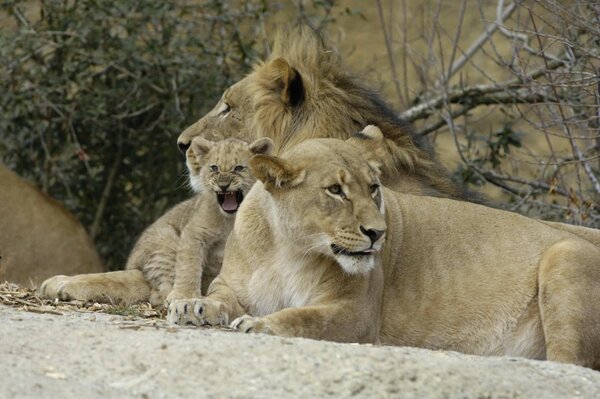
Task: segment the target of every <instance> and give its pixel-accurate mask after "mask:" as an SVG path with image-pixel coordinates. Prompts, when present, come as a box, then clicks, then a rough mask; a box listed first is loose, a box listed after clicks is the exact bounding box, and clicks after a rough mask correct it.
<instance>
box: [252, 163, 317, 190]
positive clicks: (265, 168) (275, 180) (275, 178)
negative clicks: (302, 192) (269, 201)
mask: <svg viewBox="0 0 600 399" xmlns="http://www.w3.org/2000/svg"><path fill="white" fill-rule="evenodd" d="M250 169H251V170H252V173H253V174H254V176H256V178H257V179H258V180H260V181H262V182H263V184H264V185H265V188H266V189H267V190H269V191H271V190H273V189H277V188H291V187H294V186H296V185H298V184H300V183H302V181H303V180H304V176H305V175H306V172H305V171H304V170H303V169H299V168H295V167H293V166H292V165H290V163H289V162H288V161H286V160H284V159H281V158H277V157H274V156H271V155H255V156H253V157H252V158H250Z"/></svg>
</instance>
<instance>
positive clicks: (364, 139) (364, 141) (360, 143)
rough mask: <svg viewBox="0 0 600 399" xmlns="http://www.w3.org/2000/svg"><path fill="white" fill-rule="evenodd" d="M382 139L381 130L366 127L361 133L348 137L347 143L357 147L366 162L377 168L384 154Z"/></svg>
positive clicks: (373, 126)
mask: <svg viewBox="0 0 600 399" xmlns="http://www.w3.org/2000/svg"><path fill="white" fill-rule="evenodd" d="M383 139H384V137H383V133H382V132H381V129H379V128H378V127H377V126H375V125H367V126H366V127H365V128H364V129H363V130H362V131H360V132H358V133H355V134H353V135H352V136H350V138H349V139H348V140H347V142H349V143H351V144H353V145H354V146H356V147H359V148H360V149H361V153H362V154H363V155H364V156H365V158H366V159H367V161H368V162H369V163H370V164H372V166H375V167H376V168H379V167H380V166H381V158H382V156H384V153H385V149H384V142H383Z"/></svg>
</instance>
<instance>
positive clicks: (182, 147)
mask: <svg viewBox="0 0 600 399" xmlns="http://www.w3.org/2000/svg"><path fill="white" fill-rule="evenodd" d="M190 144H191V141H188V142H185V141H177V147H179V151H181V153H182V154H185V152H186V151H187V149H188V148H190Z"/></svg>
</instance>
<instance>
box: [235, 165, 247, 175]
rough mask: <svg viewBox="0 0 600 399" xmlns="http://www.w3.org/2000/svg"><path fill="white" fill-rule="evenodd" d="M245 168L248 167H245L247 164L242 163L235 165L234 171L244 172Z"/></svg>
mask: <svg viewBox="0 0 600 399" xmlns="http://www.w3.org/2000/svg"><path fill="white" fill-rule="evenodd" d="M244 169H246V167H245V166H242V165H236V167H235V168H233V171H234V172H238V173H239V172H243V171H244Z"/></svg>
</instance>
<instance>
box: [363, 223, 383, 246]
mask: <svg viewBox="0 0 600 399" xmlns="http://www.w3.org/2000/svg"><path fill="white" fill-rule="evenodd" d="M360 231H361V232H362V233H363V234H364V235H366V236H367V237H369V239H370V240H371V243H372V244H375V242H377V240H379V239H380V238H381V236H382V235H383V233H385V230H375V229H365V228H364V227H362V226H360Z"/></svg>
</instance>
